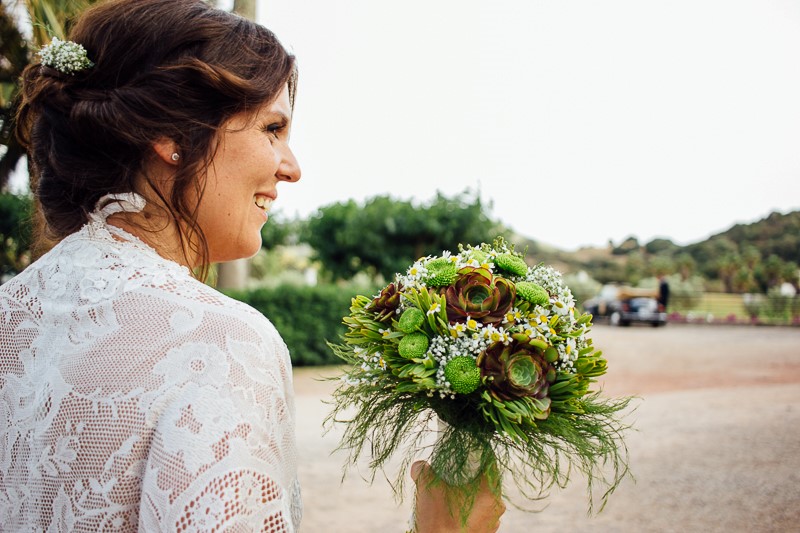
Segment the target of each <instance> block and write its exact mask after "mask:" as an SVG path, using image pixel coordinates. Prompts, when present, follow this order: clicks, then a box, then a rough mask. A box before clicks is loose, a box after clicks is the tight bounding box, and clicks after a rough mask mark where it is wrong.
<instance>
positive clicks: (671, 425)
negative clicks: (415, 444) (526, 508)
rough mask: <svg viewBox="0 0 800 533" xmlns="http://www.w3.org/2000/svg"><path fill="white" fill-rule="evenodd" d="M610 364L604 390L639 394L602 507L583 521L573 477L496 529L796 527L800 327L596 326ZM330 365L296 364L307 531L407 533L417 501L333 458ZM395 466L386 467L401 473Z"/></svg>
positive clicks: (609, 531) (799, 509)
mask: <svg viewBox="0 0 800 533" xmlns="http://www.w3.org/2000/svg"><path fill="white" fill-rule="evenodd" d="M592 336H593V338H594V339H595V345H596V346H598V347H599V348H601V349H602V350H603V352H604V354H605V356H606V358H607V359H608V361H609V373H608V374H607V376H606V377H605V380H604V382H603V389H604V391H605V393H606V394H608V395H611V396H624V395H636V396H637V397H638V400H637V401H636V402H635V405H636V409H635V410H633V411H632V412H631V413H629V414H628V416H627V418H626V421H628V422H630V423H632V424H633V426H634V428H635V431H632V432H630V434H629V436H628V438H627V444H628V448H629V452H630V467H631V470H632V472H633V476H634V477H635V479H634V478H627V479H626V480H625V481H624V482H623V483H622V485H621V486H620V487H619V488H618V490H617V491H616V492H615V493H614V494H613V495H612V496H611V498H610V500H609V503H608V505H607V507H606V509H605V510H604V511H603V512H602V513H600V514H599V515H593V516H587V506H586V502H587V500H586V495H585V486H584V485H583V484H582V483H581V480H580V479H575V480H574V482H572V483H571V484H570V485H569V486H568V487H567V488H566V489H564V490H558V491H555V492H551V494H550V495H549V496H548V498H547V499H546V500H544V501H543V502H541V503H540V504H538V508H539V509H541V511H540V512H537V513H528V512H523V511H521V510H518V509H514V508H511V506H509V510H508V511H507V512H506V514H505V516H504V517H503V522H502V525H501V528H500V532H501V533H512V532H529V531H531V532H539V533H556V532H558V533H564V532H573V531H574V532H580V531H592V532H593V533H616V532H619V533H628V532H631V533H633V532H636V533H639V532H642V533H646V532H653V533H656V532H657V533H662V532H673V531H674V532H695V531H698V532H700V531H703V532H708V531H711V532H717V531H718V532H773V531H774V532H784V531H800V328H777V327H756V326H703V325H679V324H669V325H668V326H667V327H664V328H651V327H630V328H614V327H611V326H605V325H596V326H595V327H594V329H593V335H592ZM333 373H335V369H332V368H322V369H320V368H299V369H296V370H295V389H296V394H297V411H298V441H299V445H300V454H301V467H300V478H301V483H302V485H303V494H304V502H305V516H304V519H303V526H302V531H305V532H312V533H315V532H325V533H338V532H343V533H344V532H352V533H359V532H364V533H367V532H369V533H372V532H376V531H379V532H382V533H390V532H401V531H403V530H404V527H405V526H406V521H407V517H408V515H409V513H410V507H411V502H410V498H407V499H406V500H405V501H404V502H403V503H397V502H396V501H395V500H393V497H392V493H391V490H390V488H389V486H388V483H387V482H386V481H385V480H384V479H383V478H378V479H376V480H375V482H374V483H373V484H372V485H369V484H368V483H367V482H365V481H364V480H362V479H361V478H360V477H359V476H358V473H356V472H351V473H350V474H348V476H347V477H346V478H345V480H344V481H343V482H342V481H341V467H342V464H343V462H344V456H343V455H342V454H341V453H338V452H337V453H332V452H333V450H334V449H335V447H336V444H337V442H338V438H339V433H337V431H336V430H335V429H334V430H333V431H331V432H329V433H327V434H323V432H322V429H321V423H322V420H323V419H324V417H325V415H326V414H327V412H328V410H329V408H328V406H326V405H325V404H324V403H323V402H324V401H325V400H326V399H327V398H328V396H329V394H330V391H331V389H332V386H333V385H332V383H331V382H321V381H318V378H319V376H324V375H332V374H333ZM393 474H394V473H393V472H390V475H393Z"/></svg>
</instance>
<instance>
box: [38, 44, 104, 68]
mask: <svg viewBox="0 0 800 533" xmlns="http://www.w3.org/2000/svg"><path fill="white" fill-rule="evenodd" d="M39 57H41V58H42V65H44V66H46V67H50V68H54V69H56V70H58V71H60V72H63V73H64V74H74V73H76V72H79V71H81V70H84V69H87V68H91V67H93V66H94V63H92V62H91V61H89V58H88V57H87V55H86V49H85V48H84V47H83V46H82V45H80V44H78V43H74V42H72V41H62V40H61V39H59V38H58V37H53V41H52V42H51V43H50V44H48V45H46V46H44V47H42V49H41V50H39Z"/></svg>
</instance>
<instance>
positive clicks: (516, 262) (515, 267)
mask: <svg viewBox="0 0 800 533" xmlns="http://www.w3.org/2000/svg"><path fill="white" fill-rule="evenodd" d="M494 264H495V265H497V267H498V268H499V269H500V270H503V271H505V272H508V273H510V274H514V275H515V276H520V277H521V276H524V275H525V274H527V273H528V264H527V263H526V262H525V261H524V260H523V259H522V258H521V257H519V256H518V255H514V254H500V255H498V256H497V257H495V258H494Z"/></svg>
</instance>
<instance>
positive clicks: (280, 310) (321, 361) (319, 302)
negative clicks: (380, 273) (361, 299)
mask: <svg viewBox="0 0 800 533" xmlns="http://www.w3.org/2000/svg"><path fill="white" fill-rule="evenodd" d="M226 292H227V294H228V295H229V296H231V297H232V298H235V299H237V300H240V301H242V302H244V303H246V304H248V305H251V306H253V307H254V308H256V309H257V310H259V311H260V312H261V313H263V314H264V316H266V317H267V318H269V320H270V321H271V322H272V323H273V324H274V325H275V327H276V328H277V329H278V332H280V334H281V336H282V337H283V340H284V341H285V342H286V345H287V346H288V347H289V353H290V355H291V358H292V364H293V365H295V366H311V365H330V364H339V363H341V360H340V359H339V358H337V357H336V356H335V355H334V354H333V352H332V351H331V350H330V348H328V345H327V342H328V341H330V342H339V340H340V337H341V335H343V334H344V332H345V327H344V325H343V324H342V317H344V316H345V315H347V313H348V310H349V309H350V300H351V299H352V298H353V297H354V296H355V295H356V294H372V293H374V292H377V290H372V289H367V290H365V289H364V288H363V287H357V286H353V285H349V286H342V285H316V286H297V285H281V286H279V287H269V288H266V287H265V288H258V289H254V290H250V291H226Z"/></svg>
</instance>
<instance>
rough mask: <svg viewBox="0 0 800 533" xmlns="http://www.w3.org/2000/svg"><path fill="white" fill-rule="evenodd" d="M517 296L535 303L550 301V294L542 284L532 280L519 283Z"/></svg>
mask: <svg viewBox="0 0 800 533" xmlns="http://www.w3.org/2000/svg"><path fill="white" fill-rule="evenodd" d="M517 296H519V297H520V298H522V299H523V300H525V301H526V302H530V303H532V304H533V305H544V304H546V303H547V302H548V301H550V295H549V294H547V291H546V290H544V288H542V287H541V286H539V285H537V284H535V283H532V282H530V281H520V282H519V283H517Z"/></svg>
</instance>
